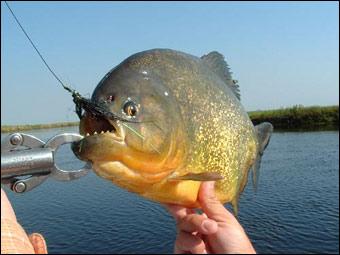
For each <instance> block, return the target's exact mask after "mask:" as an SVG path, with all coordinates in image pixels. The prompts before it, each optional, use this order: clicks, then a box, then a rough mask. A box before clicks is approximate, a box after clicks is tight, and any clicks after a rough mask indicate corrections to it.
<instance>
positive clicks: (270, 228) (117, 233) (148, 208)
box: [2, 127, 339, 254]
mask: <svg viewBox="0 0 340 255" xmlns="http://www.w3.org/2000/svg"><path fill="white" fill-rule="evenodd" d="M65 131H67V132H74V131H76V127H71V128H63V129H50V130H35V131H26V133H30V134H33V135H36V136H37V137H39V138H41V139H42V140H44V141H46V140H47V139H48V138H50V137H52V136H53V135H55V134H58V133H61V132H65ZM5 135H7V134H2V138H3V137H4V136H5ZM57 161H58V164H60V166H62V167H64V168H67V169H74V168H79V167H81V166H82V165H83V164H82V162H80V161H78V160H77V159H76V158H75V157H74V156H73V154H72V152H71V150H70V148H69V146H63V147H62V148H61V149H60V150H59V151H58V154H57ZM6 191H7V194H8V196H9V199H10V200H11V201H12V203H13V207H14V209H15V211H16V213H17V217H18V220H19V222H20V223H21V224H22V225H23V227H24V228H25V229H26V230H27V232H28V233H31V232H40V233H42V234H43V235H44V236H45V238H46V241H47V244H48V249H49V252H50V253H139V254H142V253H172V251H173V243H174V240H175V234H176V229H175V222H174V220H173V219H172V217H171V216H170V215H169V214H168V213H167V211H166V210H165V209H164V208H163V207H162V206H161V205H160V204H157V203H154V202H151V201H148V200H146V199H144V198H141V197H139V196H137V195H135V194H132V193H129V192H127V191H125V190H122V189H120V188H118V187H116V186H114V185H113V184H111V183H110V182H108V181H106V180H104V179H101V178H99V177H97V176H96V175H95V174H93V173H92V172H91V173H90V174H89V175H87V176H86V177H83V178H81V179H79V180H76V181H72V182H67V183H64V182H57V181H54V180H47V181H46V182H44V183H43V184H42V185H40V186H39V187H37V188H36V189H34V190H32V191H30V192H28V193H26V194H14V193H13V192H10V191H9V190H6ZM239 207H240V209H239V220H240V222H241V224H242V225H243V226H244V228H245V230H246V232H247V233H248V235H249V236H250V238H251V240H252V242H253V244H254V246H255V248H256V250H257V252H259V253H339V132H338V131H331V132H283V133H274V134H273V136H272V139H271V142H270V144H269V146H268V148H267V150H266V152H265V155H264V157H263V160H262V167H261V174H260V179H259V187H258V190H257V193H254V191H253V188H252V185H251V182H249V183H248V185H247V187H246V189H245V191H244V193H243V195H242V196H241V199H240V204H239ZM228 208H229V206H228Z"/></svg>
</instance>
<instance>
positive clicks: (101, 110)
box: [4, 1, 138, 123]
mask: <svg viewBox="0 0 340 255" xmlns="http://www.w3.org/2000/svg"><path fill="white" fill-rule="evenodd" d="M4 2H5V4H6V6H7V8H8V9H9V11H10V12H11V14H12V16H13V18H14V19H15V21H16V23H17V24H18V25H19V27H20V28H21V30H22V32H23V33H24V34H25V36H26V38H27V39H28V40H29V42H30V43H31V45H32V46H33V48H34V49H35V51H36V53H37V54H38V55H39V57H40V59H41V60H42V61H43V63H44V64H45V66H46V67H47V69H48V70H49V71H50V72H51V73H52V75H53V77H54V78H55V79H56V80H57V81H58V82H59V83H60V84H61V85H62V86H63V88H64V89H65V90H67V91H68V92H70V93H71V94H72V97H73V102H74V103H75V105H76V113H77V115H78V117H79V119H81V118H82V116H83V111H82V110H83V109H84V110H85V111H87V112H90V113H91V114H92V115H93V116H95V117H96V116H103V117H106V118H109V119H112V120H121V121H125V122H134V123H138V122H137V121H132V120H128V119H125V118H122V117H120V116H118V115H116V114H114V113H112V112H110V110H109V109H108V107H107V105H106V103H105V101H103V102H100V101H98V102H94V101H92V100H90V99H87V98H84V97H82V96H81V95H80V94H79V93H78V92H77V91H76V90H74V89H71V88H69V87H68V86H66V85H65V84H64V83H63V82H62V81H61V79H60V78H59V77H58V75H57V74H56V73H55V72H54V71H53V69H52V68H51V67H50V65H49V64H48V63H47V61H46V60H45V58H44V57H43V56H42V54H41V53H40V51H39V50H38V48H37V46H36V45H35V44H34V42H33V41H32V39H31V38H30V36H29V35H28V33H27V32H26V30H25V29H24V27H23V26H22V25H21V23H20V21H19V19H18V18H17V17H16V15H15V14H14V12H13V10H12V9H11V7H10V6H9V4H8V3H7V1H4Z"/></svg>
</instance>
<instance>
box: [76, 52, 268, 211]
mask: <svg viewBox="0 0 340 255" xmlns="http://www.w3.org/2000/svg"><path fill="white" fill-rule="evenodd" d="M91 100H92V101H101V102H105V103H106V105H107V107H108V109H109V110H110V111H111V112H112V113H114V114H115V115H116V116H119V117H120V118H119V119H116V120H112V119H109V118H105V117H103V116H94V115H93V114H91V113H89V112H85V113H84V114H83V116H82V118H81V120H80V126H79V129H80V134H82V135H83V136H84V138H83V139H82V140H80V141H79V142H76V143H73V145H72V150H73V152H74V153H75V154H76V156H77V157H78V158H80V159H81V160H85V161H89V162H91V163H92V167H93V170H94V171H95V173H96V174H97V175H99V176H101V177H103V178H105V179H107V180H110V181H112V182H113V183H114V184H116V185H118V186H119V187H121V188H123V189H126V190H128V191H130V192H134V193H137V194H139V195H141V196H143V197H145V198H148V199H151V200H153V201H157V202H161V203H171V204H178V205H183V206H186V207H189V208H199V207H200V205H199V202H198V201H197V196H198V191H199V188H200V184H201V182H203V181H211V180H214V181H216V185H215V187H216V188H215V190H216V196H217V198H218V199H219V200H220V201H221V202H222V203H226V202H231V203H232V205H233V208H234V210H235V212H236V213H237V204H238V200H239V197H240V194H241V193H242V191H243V190H244V188H245V186H246V184H247V182H248V173H249V171H250V169H252V173H253V181H254V182H255V183H256V182H257V181H256V180H257V178H256V176H257V171H258V169H259V167H260V161H261V156H262V154H263V151H264V150H265V148H266V146H267V144H268V142H269V139H270V136H271V133H272V131H273V126H272V125H271V124H270V123H267V122H265V123H261V124H260V125H257V126H255V127H254V125H253V124H252V122H251V120H250V119H249V117H248V114H247V112H246V111H245V110H244V108H243V106H242V105H241V103H240V94H239V86H238V82H237V81H236V80H233V79H232V77H231V72H230V69H229V67H228V65H227V63H226V61H225V60H224V57H223V55H221V54H220V53H218V52H216V51H214V52H211V53H209V54H207V55H204V56H203V57H201V58H199V57H195V56H192V55H189V54H186V53H183V52H179V51H174V50H170V49H153V50H148V51H143V52H140V53H137V54H134V55H132V56H130V57H129V58H127V59H126V60H124V61H123V62H122V63H121V64H119V65H118V66H116V67H115V68H113V69H112V70H110V71H109V72H108V73H107V74H106V75H105V76H104V78H103V79H102V80H101V81H100V82H99V84H98V85H97V87H96V88H95V90H94V92H93V95H92V98H91ZM125 120H126V121H125Z"/></svg>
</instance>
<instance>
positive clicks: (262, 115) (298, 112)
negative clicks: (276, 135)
mask: <svg viewBox="0 0 340 255" xmlns="http://www.w3.org/2000/svg"><path fill="white" fill-rule="evenodd" d="M248 114H249V117H250V119H251V120H252V122H253V123H254V125H257V124H259V123H261V122H264V121H268V122H270V123H272V124H273V126H274V128H275V130H320V129H331V130H338V129H339V106H338V105H335V106H311V107H303V106H294V107H290V108H282V109H276V110H268V111H251V112H248ZM78 124H79V122H61V123H51V124H36V125H4V126H1V132H5V133H7V132H17V131H24V130H32V129H47V128H60V127H71V126H77V125H78Z"/></svg>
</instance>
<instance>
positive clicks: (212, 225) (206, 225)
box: [201, 220, 217, 233]
mask: <svg viewBox="0 0 340 255" xmlns="http://www.w3.org/2000/svg"><path fill="white" fill-rule="evenodd" d="M201 226H202V229H203V230H204V231H206V232H208V233H212V232H215V231H216V228H217V223H216V222H215V221H212V220H204V221H203V222H202V225H201Z"/></svg>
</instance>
